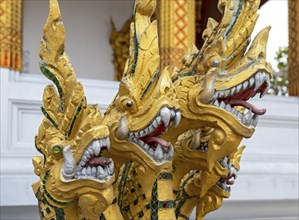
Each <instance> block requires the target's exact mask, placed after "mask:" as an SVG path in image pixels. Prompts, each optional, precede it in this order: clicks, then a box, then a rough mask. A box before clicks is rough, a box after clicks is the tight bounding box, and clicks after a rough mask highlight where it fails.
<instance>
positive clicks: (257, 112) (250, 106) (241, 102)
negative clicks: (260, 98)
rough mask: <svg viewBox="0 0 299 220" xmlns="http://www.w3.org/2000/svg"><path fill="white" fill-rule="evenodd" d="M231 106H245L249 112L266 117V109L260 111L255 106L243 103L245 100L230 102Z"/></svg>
mask: <svg viewBox="0 0 299 220" xmlns="http://www.w3.org/2000/svg"><path fill="white" fill-rule="evenodd" d="M229 104H230V105H231V106H232V107H233V106H243V107H245V108H247V109H249V110H251V111H252V112H253V113H254V114H256V115H264V114H265V113H266V109H258V108H257V107H255V106H254V105H252V104H250V103H248V102H246V101H243V100H230V101H229Z"/></svg>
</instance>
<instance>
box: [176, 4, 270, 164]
mask: <svg viewBox="0 0 299 220" xmlns="http://www.w3.org/2000/svg"><path fill="white" fill-rule="evenodd" d="M259 2H260V1H252V0H245V1H242V0H237V1H224V0H220V1H219V2H218V9H219V10H220V11H221V12H222V14H223V17H222V20H221V21H220V23H218V22H216V21H215V20H213V19H212V18H210V19H209V21H208V24H207V28H206V30H205V31H204V32H203V38H204V40H205V42H204V45H203V46H202V48H201V49H200V50H198V49H197V48H196V47H195V46H193V47H192V48H191V49H190V51H189V52H188V53H187V55H186V57H185V59H184V60H183V61H184V66H183V67H182V68H181V70H180V71H179V73H178V74H177V75H176V76H175V77H174V81H175V85H177V87H178V88H177V90H178V91H180V90H182V91H183V90H184V88H183V87H184V86H182V85H188V86H189V91H188V94H187V93H186V94H187V95H186V97H184V100H186V101H184V103H183V104H182V105H180V108H181V111H182V117H183V118H184V117H185V118H188V119H189V120H197V121H199V122H198V123H199V124H200V126H201V127H196V128H204V127H206V128H212V129H213V130H214V131H213V132H212V133H211V134H210V139H209V141H208V143H207V147H208V150H207V153H206V154H207V160H208V163H209V168H212V167H213V164H214V163H215V162H216V161H218V160H219V159H223V158H224V157H225V156H230V155H231V153H232V152H234V151H235V150H236V149H237V147H238V146H239V143H240V142H241V140H242V139H243V138H250V137H251V136H252V134H253V132H254V128H255V127H256V125H257V122H258V117H259V116H261V115H263V114H265V112H266V110H265V109H260V108H258V107H256V106H254V105H252V104H251V103H250V102H249V99H250V98H252V97H254V96H256V95H258V94H260V97H263V96H264V95H265V94H266V92H267V90H268V88H269V86H270V83H269V78H270V77H271V74H272V70H271V65H270V64H269V63H267V62H266V44H267V39H268V34H269V30H270V28H269V27H267V28H265V29H263V30H262V31H260V32H259V33H258V35H257V36H256V37H255V39H254V40H253V42H252V43H251V45H250V42H251V40H250V35H251V33H252V31H253V28H254V26H255V23H256V21H257V19H258V14H257V9H258V6H259ZM179 87H181V89H180V88H179ZM183 92H184V91H183ZM178 94H179V93H178ZM180 99H181V98H180ZM182 122H183V121H182ZM199 143H200V141H199Z"/></svg>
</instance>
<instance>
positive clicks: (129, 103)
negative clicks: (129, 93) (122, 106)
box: [126, 100, 133, 108]
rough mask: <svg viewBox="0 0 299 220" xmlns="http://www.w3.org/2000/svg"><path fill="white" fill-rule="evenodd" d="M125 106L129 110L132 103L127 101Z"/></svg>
mask: <svg viewBox="0 0 299 220" xmlns="http://www.w3.org/2000/svg"><path fill="white" fill-rule="evenodd" d="M126 106H127V107H128V108H131V107H132V106H133V102H132V100H128V101H127V102H126Z"/></svg>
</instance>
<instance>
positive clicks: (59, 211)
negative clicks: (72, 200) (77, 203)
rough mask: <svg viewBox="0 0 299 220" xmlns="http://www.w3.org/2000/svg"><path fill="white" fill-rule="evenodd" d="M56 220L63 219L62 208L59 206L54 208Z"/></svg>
mask: <svg viewBox="0 0 299 220" xmlns="http://www.w3.org/2000/svg"><path fill="white" fill-rule="evenodd" d="M55 214H56V220H64V219H65V218H64V210H63V209H61V208H55Z"/></svg>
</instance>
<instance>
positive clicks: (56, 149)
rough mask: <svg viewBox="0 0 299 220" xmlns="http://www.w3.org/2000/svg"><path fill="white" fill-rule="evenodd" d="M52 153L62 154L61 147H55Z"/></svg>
mask: <svg viewBox="0 0 299 220" xmlns="http://www.w3.org/2000/svg"><path fill="white" fill-rule="evenodd" d="M52 152H53V153H54V154H59V153H60V152H61V147H60V146H58V145H56V146H54V147H53V148H52Z"/></svg>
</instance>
